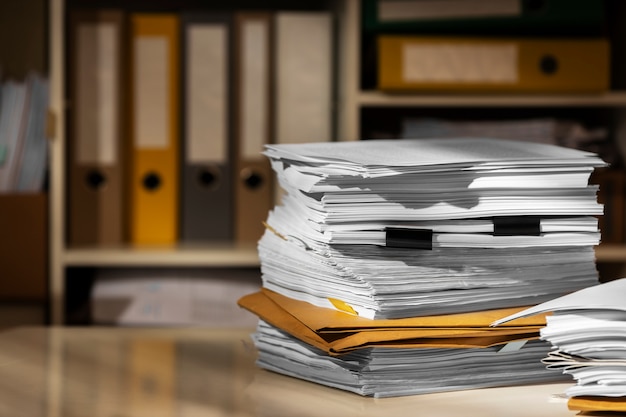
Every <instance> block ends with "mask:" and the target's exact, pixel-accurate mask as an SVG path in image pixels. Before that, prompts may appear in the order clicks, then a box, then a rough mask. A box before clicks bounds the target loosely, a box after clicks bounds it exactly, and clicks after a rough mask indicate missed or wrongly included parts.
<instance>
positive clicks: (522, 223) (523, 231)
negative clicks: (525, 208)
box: [493, 216, 541, 236]
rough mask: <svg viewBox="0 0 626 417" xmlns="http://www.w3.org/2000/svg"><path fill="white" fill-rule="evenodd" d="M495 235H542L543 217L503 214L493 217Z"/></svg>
mask: <svg viewBox="0 0 626 417" xmlns="http://www.w3.org/2000/svg"><path fill="white" fill-rule="evenodd" d="M493 235H494V236H540V235H541V219H540V218H539V217H536V216H501V217H494V218H493Z"/></svg>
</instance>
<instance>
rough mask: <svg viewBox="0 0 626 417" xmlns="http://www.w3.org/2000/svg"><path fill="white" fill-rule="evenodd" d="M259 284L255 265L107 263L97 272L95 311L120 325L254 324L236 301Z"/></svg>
mask: <svg viewBox="0 0 626 417" xmlns="http://www.w3.org/2000/svg"><path fill="white" fill-rule="evenodd" d="M259 286H260V283H259V279H258V272H255V271H250V272H248V271H246V270H231V271H220V272H216V271H203V270H187V269H184V270H179V269H159V270H153V269H144V268H133V269H117V268H108V269H105V270H101V271H98V273H97V276H96V279H95V283H94V286H93V289H92V292H91V315H92V319H93V321H94V322H95V323H100V324H115V325H122V326H211V327H251V326H254V325H255V324H256V321H255V320H252V318H251V317H250V316H249V315H248V314H245V313H244V312H242V311H241V310H240V309H238V308H236V307H235V302H236V300H237V299H238V298H239V297H241V296H242V295H244V294H246V293H249V292H250V291H256V290H258V288H259Z"/></svg>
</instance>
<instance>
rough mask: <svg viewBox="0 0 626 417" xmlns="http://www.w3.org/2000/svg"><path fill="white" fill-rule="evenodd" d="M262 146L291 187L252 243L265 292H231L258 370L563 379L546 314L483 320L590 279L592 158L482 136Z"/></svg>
mask: <svg viewBox="0 0 626 417" xmlns="http://www.w3.org/2000/svg"><path fill="white" fill-rule="evenodd" d="M265 155H266V156H267V157H269V159H270V161H271V163H272V167H273V169H274V171H275V172H276V174H277V176H278V179H279V183H280V185H281V186H282V187H283V188H284V190H285V191H286V193H285V195H284V197H283V200H282V204H281V205H280V206H277V207H275V208H274V210H273V211H272V212H270V214H269V216H268V219H267V230H266V232H265V234H264V235H263V237H262V239H261V240H260V242H259V246H258V249H259V256H260V259H261V271H262V278H263V287H264V288H263V291H261V292H260V293H257V294H253V295H250V296H247V297H244V298H242V299H241V300H240V305H241V306H243V307H245V308H247V309H249V310H250V311H252V312H253V313H255V314H257V315H258V316H259V317H260V318H261V321H260V325H259V327H258V329H257V332H256V334H255V342H256V344H257V347H258V349H259V353H260V356H259V361H258V363H259V365H260V366H261V367H263V368H267V369H271V370H274V371H277V372H281V373H284V374H287V375H292V376H296V377H299V378H303V379H308V380H312V381H315V382H319V383H321V384H325V385H329V386H333V387H337V388H341V389H345V390H348V391H353V392H356V393H359V394H362V395H371V396H375V397H385V396H397V395H408V394H415V393H425V392H436V391H446V390H455V389H465V388H473V387H487V386H498V385H505V384H506V385H508V384H514V383H527V382H536V381H545V380H551V379H555V378H559V377H560V375H559V373H558V372H551V371H548V370H546V369H545V367H544V366H543V365H542V364H541V361H540V359H541V358H542V357H543V356H545V354H546V353H547V351H548V344H547V343H545V342H542V341H538V340H533V339H538V336H539V334H538V329H539V328H540V327H541V326H542V325H543V324H542V323H543V318H542V317H540V318H537V319H535V320H534V321H532V322H525V323H519V324H516V325H515V326H512V327H511V328H507V329H506V332H504V333H497V332H496V333H494V332H493V330H494V329H493V328H490V327H489V325H488V324H489V323H490V322H491V321H489V320H488V319H487V318H488V317H493V316H499V317H504V316H506V315H507V314H508V313H506V311H507V310H508V309H511V308H516V307H517V308H519V307H523V306H528V305H533V304H538V303H541V302H543V301H546V300H549V299H552V298H555V297H556V296H560V295H563V294H566V293H569V292H572V291H575V290H578V289H581V288H585V287H588V286H590V285H593V284H595V283H597V279H598V278H597V272H596V269H595V258H594V249H593V247H594V246H595V245H597V244H598V243H599V240H600V235H599V232H598V225H597V219H596V218H595V217H594V216H598V215H600V214H602V205H600V204H598V202H597V199H596V193H597V187H595V186H590V185H588V180H589V176H590V174H591V173H592V172H593V170H594V168H596V167H600V166H604V165H605V164H604V162H603V161H602V160H601V159H600V158H598V157H597V156H596V155H594V154H592V153H588V152H583V151H578V150H573V149H567V148H561V147H557V146H552V145H545V144H539V143H526V142H517V141H509V140H507V141H499V140H494V139H481V138H454V139H434V140H429V139H423V140H381V141H359V142H331V143H309V144H283V145H268V146H267V149H266V151H265ZM520 309H521V308H520ZM310 317H325V320H324V321H323V323H321V324H320V323H311V322H310V321H309V319H310ZM426 318H428V320H426V322H424V321H423V320H424V319H426ZM406 320H408V321H409V323H410V324H406V323H404V324H402V323H403V321H406ZM429 320H430V321H429ZM342 323H343V324H342ZM364 323H368V324H364ZM500 330H502V329H500Z"/></svg>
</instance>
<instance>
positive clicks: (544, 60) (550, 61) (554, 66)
mask: <svg viewBox="0 0 626 417" xmlns="http://www.w3.org/2000/svg"><path fill="white" fill-rule="evenodd" d="M539 68H540V69H541V72H542V73H543V74H545V75H552V74H554V73H556V72H557V71H558V69H559V61H558V60H557V59H556V58H555V57H554V56H553V55H544V56H542V57H541V59H540V60H539Z"/></svg>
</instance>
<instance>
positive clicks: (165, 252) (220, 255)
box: [62, 244, 259, 268]
mask: <svg viewBox="0 0 626 417" xmlns="http://www.w3.org/2000/svg"><path fill="white" fill-rule="evenodd" d="M62 258H63V263H64V264H65V265H66V266H69V267H72V266H95V267H98V266H177V267H187V266H188V267H224V268H229V267H257V266H259V257H258V252H257V249H256V245H254V244H249V245H234V244H199V245H176V246H163V247H158V246H154V247H147V246H120V247H103V248H99V247H90V248H66V249H65V250H64V251H63V253H62Z"/></svg>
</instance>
